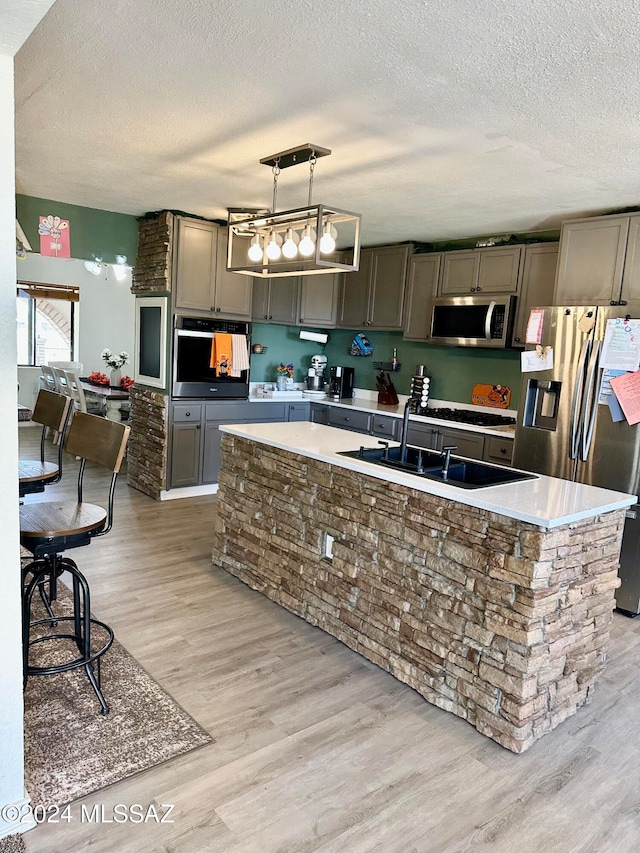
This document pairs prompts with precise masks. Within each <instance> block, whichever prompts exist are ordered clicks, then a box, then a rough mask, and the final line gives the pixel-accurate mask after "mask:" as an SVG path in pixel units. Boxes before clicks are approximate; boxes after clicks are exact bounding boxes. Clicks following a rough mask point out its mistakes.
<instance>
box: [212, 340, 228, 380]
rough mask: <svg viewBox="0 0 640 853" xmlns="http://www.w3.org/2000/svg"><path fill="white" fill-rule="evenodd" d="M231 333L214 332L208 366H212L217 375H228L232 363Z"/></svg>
mask: <svg viewBox="0 0 640 853" xmlns="http://www.w3.org/2000/svg"><path fill="white" fill-rule="evenodd" d="M231 357H232V343H231V335H228V334H226V333H225V332H216V333H215V335H214V336H213V343H212V344H211V359H210V361H209V367H214V368H215V371H216V373H217V374H218V376H230V375H231V369H232V367H233V364H232V358H231Z"/></svg>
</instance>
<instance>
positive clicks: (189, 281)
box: [173, 217, 252, 320]
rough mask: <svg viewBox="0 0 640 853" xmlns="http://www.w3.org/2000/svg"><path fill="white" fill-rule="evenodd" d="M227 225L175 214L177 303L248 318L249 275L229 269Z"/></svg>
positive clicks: (181, 305)
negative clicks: (223, 225)
mask: <svg viewBox="0 0 640 853" xmlns="http://www.w3.org/2000/svg"><path fill="white" fill-rule="evenodd" d="M226 246H227V232H226V229H224V228H220V227H218V226H217V225H216V224H215V223H213V222H204V221H200V220H197V219H187V218H185V217H176V234H175V243H174V268H173V277H174V278H173V281H174V291H175V307H176V309H179V310H187V311H196V312H206V313H207V314H218V315H220V316H223V317H230V318H237V319H242V320H249V319H250V317H251V286H252V282H251V279H250V277H249V276H244V275H239V274H238V273H229V272H227V270H226V252H227V249H226Z"/></svg>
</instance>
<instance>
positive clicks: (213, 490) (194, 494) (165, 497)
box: [160, 483, 218, 501]
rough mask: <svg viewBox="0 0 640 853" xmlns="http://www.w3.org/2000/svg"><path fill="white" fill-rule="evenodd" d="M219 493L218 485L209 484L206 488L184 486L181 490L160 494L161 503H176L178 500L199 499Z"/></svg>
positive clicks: (170, 490) (171, 490)
mask: <svg viewBox="0 0 640 853" xmlns="http://www.w3.org/2000/svg"><path fill="white" fill-rule="evenodd" d="M217 493H218V484H217V483H208V484H207V485H206V486H184V487H183V488H181V489H169V490H168V491H163V492H160V500H161V501H174V500H176V499H177V498H198V497H202V495H215V494H217Z"/></svg>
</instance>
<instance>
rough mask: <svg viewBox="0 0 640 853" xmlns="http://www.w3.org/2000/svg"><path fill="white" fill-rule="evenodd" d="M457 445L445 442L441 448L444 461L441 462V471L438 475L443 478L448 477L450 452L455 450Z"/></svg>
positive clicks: (446, 478)
mask: <svg viewBox="0 0 640 853" xmlns="http://www.w3.org/2000/svg"><path fill="white" fill-rule="evenodd" d="M457 449H458V447H457V445H455V444H447V445H445V446H444V447H443V448H442V454H443V456H444V461H443V462H442V471H440V476H441V477H442V479H443V480H448V479H449V465H450V464H451V452H452V451H453V450H457Z"/></svg>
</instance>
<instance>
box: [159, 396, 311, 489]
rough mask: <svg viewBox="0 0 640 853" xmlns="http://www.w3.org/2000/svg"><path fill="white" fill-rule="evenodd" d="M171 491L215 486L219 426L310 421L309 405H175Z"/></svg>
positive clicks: (298, 402) (172, 408)
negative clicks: (188, 487) (213, 484)
mask: <svg viewBox="0 0 640 853" xmlns="http://www.w3.org/2000/svg"><path fill="white" fill-rule="evenodd" d="M171 419H172V425H171V461H170V475H169V485H170V488H172V489H177V488H181V487H185V486H200V485H205V484H210V483H217V482H218V474H219V472H220V445H221V443H222V433H221V432H220V426H221V424H253V423H269V422H282V421H307V420H309V403H308V402H307V401H306V400H300V401H296V402H294V403H286V402H273V403H271V402H269V403H262V402H261V403H250V402H249V401H248V400H238V401H231V400H229V401H223V402H219V403H207V402H204V401H196V402H193V403H174V404H173V405H172V407H171Z"/></svg>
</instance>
